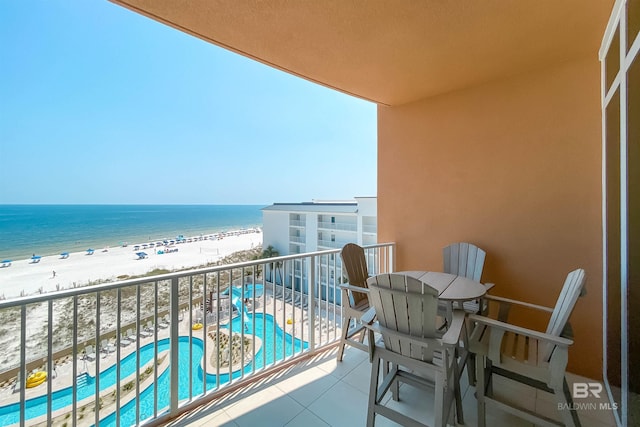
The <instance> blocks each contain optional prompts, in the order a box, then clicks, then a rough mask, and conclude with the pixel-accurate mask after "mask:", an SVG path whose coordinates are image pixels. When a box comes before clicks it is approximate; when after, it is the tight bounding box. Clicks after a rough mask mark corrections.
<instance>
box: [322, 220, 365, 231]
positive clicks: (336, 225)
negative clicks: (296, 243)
mask: <svg viewBox="0 0 640 427" xmlns="http://www.w3.org/2000/svg"><path fill="white" fill-rule="evenodd" d="M318 230H340V231H353V232H356V231H358V226H357V224H351V223H344V222H327V221H318Z"/></svg>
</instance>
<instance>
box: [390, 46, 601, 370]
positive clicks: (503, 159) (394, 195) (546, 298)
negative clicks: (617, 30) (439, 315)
mask: <svg viewBox="0 0 640 427" xmlns="http://www.w3.org/2000/svg"><path fill="white" fill-rule="evenodd" d="M599 88H600V68H599V63H598V60H597V57H596V55H595V54H594V55H593V57H590V58H585V59H583V60H580V61H572V62H567V63H564V64H562V65H560V66H554V67H553V68H548V69H543V70H538V71H535V72H533V71H532V72H531V73H528V74H526V75H519V76H514V77H512V78H510V79H507V80H501V81H498V82H493V83H488V84H485V85H482V86H476V87H473V88H469V89H466V90H461V91H456V92H451V93H448V94H445V95H441V96H437V97H432V98H428V99H424V100H421V101H418V102H414V103H410V104H405V105H401V106H396V107H384V106H380V107H378V138H379V140H378V144H379V146H378V239H379V241H381V242H389V241H395V242H396V243H397V268H398V270H411V269H433V270H440V269H441V268H442V255H441V250H442V248H443V247H444V246H446V245H447V244H449V243H452V242H456V241H467V242H472V243H475V244H477V245H478V246H480V247H482V248H483V249H485V250H486V251H487V259H486V263H485V270H484V274H483V281H485V282H494V283H495V284H496V287H495V288H494V290H493V291H492V293H494V294H496V295H501V296H506V297H512V298H516V299H522V300H525V301H529V302H533V303H537V304H543V305H547V306H553V305H554V304H555V301H556V298H557V296H558V294H559V292H560V289H561V287H562V284H563V282H564V279H565V277H566V275H567V273H568V272H569V271H571V270H573V269H575V268H578V267H582V268H584V269H585V270H586V272H587V292H588V293H587V296H586V297H584V298H581V299H580V300H579V301H578V305H577V306H576V310H575V311H574V314H573V322H572V325H573V326H574V334H575V344H574V345H573V347H572V349H571V352H570V357H569V370H570V371H572V372H575V373H577V374H581V375H585V376H588V377H590V378H594V379H600V378H601V377H602V372H601V370H602V204H601V199H602V193H601V192H602V189H601V161H602V155H601V119H600V94H599V90H600V89H599ZM399 190H402V191H399ZM519 320H521V321H522V322H523V323H525V324H528V325H532V326H536V327H538V328H541V327H542V328H544V326H545V325H546V322H547V320H548V319H547V318H544V319H541V318H538V317H535V316H530V315H527V316H524V317H523V318H521V319H519Z"/></svg>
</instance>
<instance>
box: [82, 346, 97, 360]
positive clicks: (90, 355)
mask: <svg viewBox="0 0 640 427" xmlns="http://www.w3.org/2000/svg"><path fill="white" fill-rule="evenodd" d="M84 359H85V360H88V361H89V362H93V361H94V360H96V352H95V350H94V349H93V346H92V345H87V346H85V348H84Z"/></svg>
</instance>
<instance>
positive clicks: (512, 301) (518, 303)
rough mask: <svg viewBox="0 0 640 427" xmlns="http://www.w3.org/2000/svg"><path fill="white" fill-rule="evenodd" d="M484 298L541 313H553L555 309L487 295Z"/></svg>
mask: <svg viewBox="0 0 640 427" xmlns="http://www.w3.org/2000/svg"><path fill="white" fill-rule="evenodd" d="M483 298H484V299H486V300H487V301H496V302H498V303H506V304H514V305H519V306H522V307H527V308H532V309H534V310H541V311H546V312H548V313H553V308H550V307H545V306H543V305H538V304H531V303H528V302H524V301H518V300H515V299H509V298H503V297H498V296H495V295H485V296H484V297H483Z"/></svg>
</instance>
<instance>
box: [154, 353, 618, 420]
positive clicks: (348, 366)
mask: <svg viewBox="0 0 640 427" xmlns="http://www.w3.org/2000/svg"><path fill="white" fill-rule="evenodd" d="M336 351H337V350H335V349H333V350H330V351H326V352H324V353H321V354H319V355H317V356H315V357H314V358H312V359H308V360H305V361H303V362H300V363H298V364H297V365H295V366H293V367H290V368H288V369H285V370H284V371H281V372H278V373H276V374H273V375H271V376H270V377H268V378H265V379H263V380H261V381H259V382H258V383H256V384H253V385H251V386H248V387H245V388H243V389H242V390H239V391H237V392H235V393H231V394H229V395H227V396H225V397H223V398H220V399H218V400H215V401H213V402H211V403H208V404H206V405H203V406H201V407H199V408H197V409H195V410H193V411H191V412H189V413H187V414H184V415H182V416H181V417H180V418H179V419H177V420H174V421H172V422H170V423H168V424H166V426H171V427H186V426H189V427H200V426H229V427H235V426H239V427H256V426H259V427H267V426H268V427H274V426H287V427H297V426H300V427H315V426H323V427H326V426H335V427H342V426H346V427H358V426H364V425H365V424H366V417H367V399H368V393H369V379H370V375H371V365H370V363H369V360H368V356H367V354H366V353H364V352H362V351H359V350H356V349H353V348H349V347H348V348H347V351H346V353H345V357H344V361H343V362H341V363H338V362H336ZM570 381H585V379H584V378H581V377H577V376H572V377H571V378H570ZM461 382H462V393H463V395H462V396H463V411H464V421H465V423H464V425H466V426H477V412H476V399H475V397H474V392H475V388H474V387H470V386H469V384H468V381H467V376H466V372H464V373H463V376H462V379H461ZM570 386H571V385H570ZM494 391H495V392H496V394H497V393H500V392H503V393H505V394H506V395H508V396H511V397H512V398H513V399H515V400H516V401H520V402H525V403H526V404H527V406H528V407H529V408H531V409H536V410H537V411H539V412H542V413H544V414H545V415H547V416H555V418H557V410H556V409H555V408H556V406H555V403H553V401H552V400H551V398H550V397H549V396H546V395H545V393H543V392H537V391H536V390H534V389H531V388H528V387H526V386H520V385H517V384H513V383H508V382H507V380H504V381H496V382H495V383H494ZM538 394H540V396H538ZM389 399H390V397H388V398H387V400H389ZM400 399H401V400H400V402H396V403H394V405H396V406H399V407H402V408H405V413H406V414H407V415H409V416H412V417H414V418H418V417H420V418H421V419H423V420H426V421H427V423H428V424H432V423H433V392H429V391H423V390H418V389H415V388H412V387H411V386H408V385H405V384H403V385H402V386H401V388H400ZM582 400H587V399H582ZM602 401H604V400H602ZM578 414H579V417H580V421H581V422H582V425H583V426H585V427H591V426H593V427H604V426H614V425H615V421H614V418H613V415H612V413H611V411H604V410H587V411H579V412H578ZM393 425H396V424H395V423H393V422H391V421H390V420H388V419H386V418H384V417H381V416H377V417H376V426H393ZM487 426H490V427H494V426H495V427H498V426H505V427H520V426H532V424H531V423H528V422H525V421H523V420H521V419H519V418H516V417H513V416H511V415H509V414H506V413H503V412H500V411H497V410H491V409H488V411H487Z"/></svg>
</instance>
